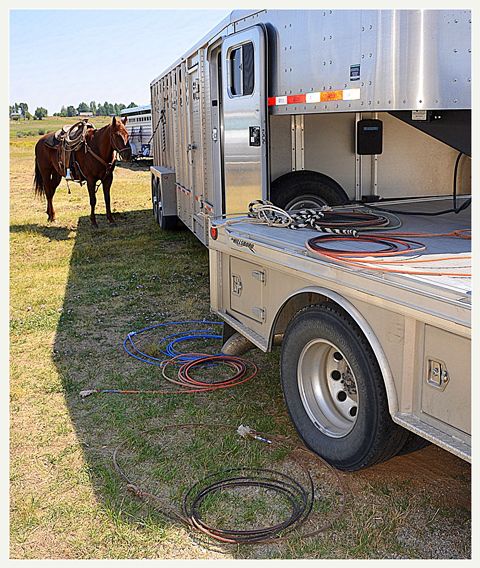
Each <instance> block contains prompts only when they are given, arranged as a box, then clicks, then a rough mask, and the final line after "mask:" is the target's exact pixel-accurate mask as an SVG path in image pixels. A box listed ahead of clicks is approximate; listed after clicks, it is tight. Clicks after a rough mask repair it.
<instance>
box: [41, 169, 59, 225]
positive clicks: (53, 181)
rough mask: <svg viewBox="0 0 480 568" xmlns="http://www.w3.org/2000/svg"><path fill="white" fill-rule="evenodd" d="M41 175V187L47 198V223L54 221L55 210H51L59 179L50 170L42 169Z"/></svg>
mask: <svg viewBox="0 0 480 568" xmlns="http://www.w3.org/2000/svg"><path fill="white" fill-rule="evenodd" d="M41 173H42V178H43V185H44V187H45V197H46V198H47V215H48V220H49V222H53V221H55V209H54V208H53V197H54V195H55V191H56V189H57V187H58V184H59V183H60V181H61V179H62V178H61V177H60V176H59V175H58V174H57V172H56V171H55V170H54V169H53V168H52V169H50V170H48V169H44V171H42V172H41Z"/></svg>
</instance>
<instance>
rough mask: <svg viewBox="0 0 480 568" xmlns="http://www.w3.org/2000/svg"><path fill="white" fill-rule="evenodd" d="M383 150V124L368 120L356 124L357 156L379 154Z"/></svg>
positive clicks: (378, 121) (371, 119) (379, 121)
mask: <svg viewBox="0 0 480 568" xmlns="http://www.w3.org/2000/svg"><path fill="white" fill-rule="evenodd" d="M382 149H383V123H382V121H381V120H377V119H373V118H369V119H364V120H359V121H358V122H357V154H361V155H372V154H381V153H382Z"/></svg>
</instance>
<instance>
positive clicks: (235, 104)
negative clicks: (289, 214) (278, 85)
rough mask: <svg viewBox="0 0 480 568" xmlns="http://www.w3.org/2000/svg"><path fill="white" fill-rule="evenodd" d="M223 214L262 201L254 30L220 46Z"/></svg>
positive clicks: (262, 47) (262, 60) (261, 36)
mask: <svg viewBox="0 0 480 568" xmlns="http://www.w3.org/2000/svg"><path fill="white" fill-rule="evenodd" d="M222 60H223V65H222V67H223V70H224V72H223V73H222V75H223V77H222V83H223V124H224V136H223V143H224V148H223V155H224V176H225V212H226V213H242V212H245V211H246V210H247V206H248V204H249V202H250V201H252V200H253V199H262V197H264V196H266V195H267V180H268V175H267V174H268V172H267V168H268V160H267V121H266V116H267V99H266V40H265V32H264V28H263V27H261V26H254V27H252V28H249V29H247V30H244V31H241V32H239V33H236V34H233V35H231V36H228V37H227V38H226V39H225V40H224V42H223V46H222Z"/></svg>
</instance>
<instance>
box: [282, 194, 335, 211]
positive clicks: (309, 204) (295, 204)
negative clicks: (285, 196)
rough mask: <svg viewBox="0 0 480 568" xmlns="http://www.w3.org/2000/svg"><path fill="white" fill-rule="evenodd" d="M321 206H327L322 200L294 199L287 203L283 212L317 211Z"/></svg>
mask: <svg viewBox="0 0 480 568" xmlns="http://www.w3.org/2000/svg"><path fill="white" fill-rule="evenodd" d="M323 205H327V202H326V201H323V199H320V198H318V199H313V198H309V197H300V198H294V199H292V200H291V201H289V202H288V203H287V205H286V206H285V211H297V210H298V209H318V208H319V207H322V206H323Z"/></svg>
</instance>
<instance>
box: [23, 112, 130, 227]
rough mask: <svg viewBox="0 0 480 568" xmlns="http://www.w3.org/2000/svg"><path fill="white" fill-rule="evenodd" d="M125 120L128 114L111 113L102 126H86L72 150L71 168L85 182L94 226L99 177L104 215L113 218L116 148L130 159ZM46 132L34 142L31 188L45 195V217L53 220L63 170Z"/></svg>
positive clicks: (124, 156)
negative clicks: (81, 139)
mask: <svg viewBox="0 0 480 568" xmlns="http://www.w3.org/2000/svg"><path fill="white" fill-rule="evenodd" d="M126 122H127V117H125V118H124V119H123V120H118V119H117V118H116V117H113V119H112V122H111V123H110V124H108V125H107V126H104V127H103V128H100V129H98V130H97V129H95V128H93V127H89V128H88V130H87V131H86V135H85V142H84V145H82V147H81V148H80V149H78V150H76V151H75V153H74V164H75V168H74V169H75V172H76V174H77V175H76V178H75V180H76V181H86V182H87V187H88V194H89V196H90V209H91V212H90V220H91V222H92V225H93V226H94V227H97V226H98V225H97V221H96V219H95V205H96V203H97V197H96V185H97V182H99V181H101V182H102V188H103V196H104V198H105V208H106V211H107V219H108V221H109V222H110V223H114V222H115V221H114V219H113V215H112V211H111V210H110V187H111V185H112V181H113V170H114V168H115V151H116V152H118V153H119V154H120V156H121V157H122V158H124V159H125V160H129V159H130V158H131V155H132V150H131V148H130V143H129V141H128V132H127V130H126V128H125V126H124V125H125V123H126ZM49 136H50V134H45V135H44V136H42V137H41V138H40V140H39V141H38V142H37V144H36V146H35V180H34V188H35V193H36V194H38V195H45V197H46V198H47V214H48V220H49V221H54V220H55V211H54V209H53V196H54V195H55V190H56V189H57V187H58V185H59V183H60V181H61V179H62V176H63V175H64V173H63V172H62V168H61V166H60V164H59V160H58V152H57V149H56V148H52V147H50V146H48V145H47V144H46V143H45V142H46V139H47V138H48V137H49Z"/></svg>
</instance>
